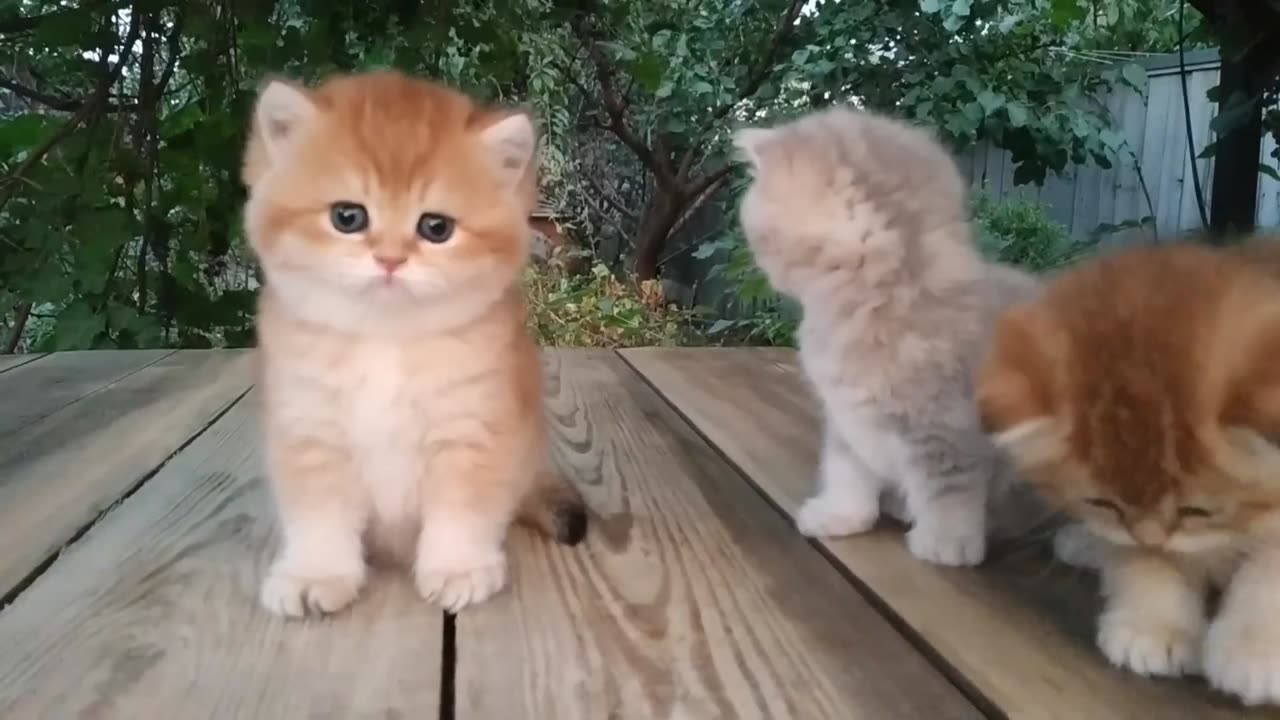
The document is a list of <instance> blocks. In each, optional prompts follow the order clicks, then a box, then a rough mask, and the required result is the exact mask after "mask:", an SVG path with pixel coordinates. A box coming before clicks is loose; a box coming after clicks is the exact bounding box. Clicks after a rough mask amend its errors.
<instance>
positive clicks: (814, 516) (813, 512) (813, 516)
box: [796, 495, 880, 538]
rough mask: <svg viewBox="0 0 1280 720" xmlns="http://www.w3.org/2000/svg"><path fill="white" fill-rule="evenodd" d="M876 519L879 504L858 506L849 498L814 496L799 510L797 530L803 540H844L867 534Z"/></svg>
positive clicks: (861, 504) (860, 504)
mask: <svg viewBox="0 0 1280 720" xmlns="http://www.w3.org/2000/svg"><path fill="white" fill-rule="evenodd" d="M878 519H880V505H879V502H878V501H877V502H874V503H860V502H857V501H854V500H852V499H849V498H834V497H831V496H829V495H815V496H813V497H811V498H809V499H808V500H806V501H805V502H804V504H803V505H801V506H800V510H799V511H798V512H797V513H796V527H797V528H798V529H799V530H800V534H801V535H804V536H806V537H813V538H823V537H844V536H846V535H857V534H859V533H864V532H866V531H868V530H870V529H871V528H872V527H874V526H875V524H876V520H878Z"/></svg>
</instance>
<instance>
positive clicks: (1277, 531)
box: [978, 244, 1280, 703]
mask: <svg viewBox="0 0 1280 720" xmlns="http://www.w3.org/2000/svg"><path fill="white" fill-rule="evenodd" d="M1255 252H1256V249H1248V250H1246V251H1244V252H1239V251H1234V250H1233V251H1228V250H1214V249H1211V248H1207V247H1203V246H1196V245H1191V244H1187V245H1175V246H1165V247H1151V248H1141V249H1135V250H1127V251H1122V252H1118V253H1114V254H1111V255H1108V256H1105V257H1100V258H1095V259H1092V260H1090V261H1086V262H1085V263H1083V264H1081V265H1079V266H1077V267H1074V268H1072V269H1070V270H1068V271H1066V272H1064V273H1063V274H1061V275H1060V276H1059V277H1057V278H1056V279H1055V280H1054V281H1053V282H1052V283H1050V284H1049V286H1048V287H1047V289H1046V290H1045V291H1044V293H1043V295H1042V296H1041V297H1039V298H1038V299H1035V300H1033V301H1032V302H1029V303H1026V304H1024V305H1020V306H1018V307H1016V308H1014V309H1011V310H1010V311H1009V312H1008V313H1007V314H1006V315H1005V316H1004V317H1003V318H1002V319H1001V321H1000V323H999V326H998V329H997V331H996V333H995V336H994V339H993V345H992V350H991V353H990V356H989V358H988V359H987V360H986V361H985V363H984V364H983V366H982V368H981V370H980V377H979V390H978V401H979V407H980V410H981V414H982V417H983V422H984V426H985V427H986V428H987V429H988V430H989V431H990V432H992V433H994V437H995V439H996V441H997V443H998V444H999V445H1001V446H1002V447H1004V448H1007V449H1008V450H1009V452H1010V453H1011V454H1012V456H1013V458H1014V459H1015V460H1016V462H1017V465H1018V467H1019V468H1020V469H1021V470H1022V471H1023V472H1024V473H1025V475H1026V476H1027V478H1028V479H1029V480H1030V481H1031V482H1032V483H1034V485H1035V486H1036V487H1037V488H1038V489H1039V490H1040V491H1041V492H1042V493H1043V495H1044V496H1046V497H1047V498H1048V499H1049V500H1050V501H1052V502H1053V503H1054V504H1055V505H1056V506H1058V507H1060V508H1061V509H1063V510H1064V511H1066V512H1067V513H1068V514H1070V515H1072V516H1074V517H1075V518H1077V519H1078V521H1079V522H1080V523H1082V524H1081V525H1076V526H1073V527H1071V528H1070V529H1069V530H1067V531H1064V533H1063V534H1060V536H1059V537H1058V538H1057V549H1058V551H1059V554H1060V555H1062V556H1064V557H1066V558H1067V559H1068V560H1069V561H1071V562H1074V563H1076V564H1084V565H1093V566H1099V567H1100V568H1101V570H1102V578H1103V588H1104V591H1105V593H1106V608H1105V610H1104V612H1103V614H1102V617H1101V619H1100V621H1099V629H1098V644H1099V646H1100V647H1101V649H1102V651H1103V653H1104V654H1105V655H1106V656H1107V658H1108V659H1110V660H1111V662H1113V663H1114V664H1116V665H1118V666H1122V667H1127V668H1130V669H1132V670H1134V671H1136V672H1138V673H1141V674H1144V675H1179V674H1182V673H1185V672H1195V671H1200V670H1202V671H1203V673H1204V674H1205V676H1206V677H1207V678H1208V679H1209V681H1210V682H1211V683H1212V684H1213V685H1214V686H1216V687H1218V688H1220V689H1222V690H1225V691H1228V692H1231V693H1234V694H1235V695H1237V696H1239V697H1240V698H1242V699H1243V700H1244V701H1246V702H1248V703H1277V702H1280V622H1277V618H1278V617H1280V446H1277V445H1276V438H1277V437H1280V363H1278V362H1277V357H1280V274H1278V273H1276V272H1275V271H1274V266H1273V267H1271V268H1269V267H1267V265H1266V263H1262V262H1259V259H1260V258H1261V257H1262V256H1259V255H1255ZM1265 252H1270V251H1264V254H1265ZM1210 585H1217V586H1219V587H1223V588H1224V590H1225V594H1224V596H1223V599H1222V602H1221V605H1220V608H1219V610H1218V612H1217V615H1216V617H1215V618H1214V619H1213V620H1212V622H1209V621H1208V619H1207V617H1206V612H1207V609H1206V595H1207V593H1206V589H1207V588H1208V587H1209V586H1210Z"/></svg>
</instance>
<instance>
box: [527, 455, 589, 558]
mask: <svg viewBox="0 0 1280 720" xmlns="http://www.w3.org/2000/svg"><path fill="white" fill-rule="evenodd" d="M519 520H520V522H522V523H524V524H525V525H528V526H530V527H532V528H534V529H536V530H539V531H541V532H543V533H545V534H546V535H548V536H549V537H551V538H552V539H554V540H555V541H556V542H558V543H562V544H564V545H577V544H578V543H579V542H581V541H582V538H584V537H586V535H587V506H586V503H584V502H583V501H582V495H581V494H579V493H578V489H577V488H576V487H574V486H573V483H571V482H569V480H568V479H567V478H565V477H564V476H563V475H561V474H560V473H559V472H556V471H554V470H543V471H541V472H539V473H538V477H537V479H536V480H535V481H534V487H533V489H532V490H531V491H530V492H529V494H528V495H527V496H526V497H525V499H524V504H523V505H522V506H521V507H520V513H519Z"/></svg>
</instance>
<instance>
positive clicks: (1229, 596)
mask: <svg viewBox="0 0 1280 720" xmlns="http://www.w3.org/2000/svg"><path fill="white" fill-rule="evenodd" d="M1278 618H1280V550H1264V551H1260V552H1258V553H1257V554H1256V555H1254V556H1253V557H1251V558H1250V559H1248V560H1246V561H1245V564H1244V565H1242V566H1241V567H1240V569H1239V570H1237V571H1236V574H1235V577H1233V578H1232V579H1231V584H1230V585H1229V586H1228V587H1227V590H1226V594H1225V596H1224V597H1223V600H1222V606H1221V610H1219V612H1218V617H1217V619H1215V620H1214V621H1213V624H1212V625H1210V626H1209V634H1208V637H1207V638H1206V640H1205V658H1204V669H1205V677H1206V678H1207V679H1208V680H1209V683H1210V684H1211V685H1213V686H1214V687H1216V688H1218V689H1219V690H1223V691H1225V692H1229V693H1231V694H1233V695H1236V696H1237V697H1239V698H1240V699H1241V700H1242V701H1243V702H1244V703H1245V704H1246V705H1262V704H1271V705H1280V619H1278Z"/></svg>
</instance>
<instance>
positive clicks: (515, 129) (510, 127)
mask: <svg viewBox="0 0 1280 720" xmlns="http://www.w3.org/2000/svg"><path fill="white" fill-rule="evenodd" d="M480 142H481V143H483V144H484V147H485V149H486V150H487V151H488V152H489V154H490V156H491V157H492V158H493V160H494V162H495V163H496V164H497V166H498V168H499V170H500V172H501V173H502V180H503V182H504V184H505V185H506V186H507V187H515V186H516V185H517V184H518V183H519V182H520V180H521V179H523V178H524V176H525V171H526V170H528V169H529V166H530V165H531V164H532V162H533V157H534V153H535V152H536V151H537V149H538V133H537V131H536V130H534V127H533V118H531V117H530V116H529V114H528V113H526V112H514V113H511V114H509V115H507V116H505V117H502V118H500V119H498V120H497V121H495V122H493V123H492V124H490V125H489V126H488V127H486V128H484V129H483V130H481V131H480Z"/></svg>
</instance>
